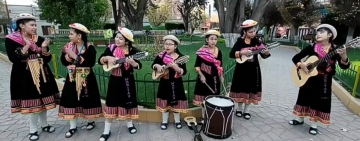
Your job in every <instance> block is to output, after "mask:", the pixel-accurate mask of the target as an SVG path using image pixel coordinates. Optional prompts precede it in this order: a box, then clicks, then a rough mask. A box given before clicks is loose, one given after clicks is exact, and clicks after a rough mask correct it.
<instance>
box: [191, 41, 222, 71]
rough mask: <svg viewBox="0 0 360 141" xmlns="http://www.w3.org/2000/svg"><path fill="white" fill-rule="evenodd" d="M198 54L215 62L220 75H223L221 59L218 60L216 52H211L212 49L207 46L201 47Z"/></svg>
mask: <svg viewBox="0 0 360 141" xmlns="http://www.w3.org/2000/svg"><path fill="white" fill-rule="evenodd" d="M196 54H197V55H198V56H199V57H200V58H202V59H204V60H206V61H208V62H211V63H214V65H215V66H216V68H217V70H218V74H219V75H222V74H223V71H224V69H223V68H222V67H221V62H220V61H219V60H216V58H215V56H214V54H212V53H211V51H210V50H209V49H208V48H207V47H204V46H203V47H201V48H200V49H199V50H198V51H197V52H196Z"/></svg>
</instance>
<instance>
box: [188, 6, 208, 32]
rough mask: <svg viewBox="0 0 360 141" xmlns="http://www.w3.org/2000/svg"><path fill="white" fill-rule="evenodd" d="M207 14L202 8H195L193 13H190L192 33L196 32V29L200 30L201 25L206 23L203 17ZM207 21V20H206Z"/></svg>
mask: <svg viewBox="0 0 360 141" xmlns="http://www.w3.org/2000/svg"><path fill="white" fill-rule="evenodd" d="M204 14H205V12H203V10H202V9H201V8H200V7H197V8H194V9H193V11H191V13H190V19H191V20H190V24H191V29H192V30H191V31H194V30H195V29H196V28H199V26H200V25H202V24H203V23H205V22H204V21H203V16H204ZM205 20H206V19H205Z"/></svg>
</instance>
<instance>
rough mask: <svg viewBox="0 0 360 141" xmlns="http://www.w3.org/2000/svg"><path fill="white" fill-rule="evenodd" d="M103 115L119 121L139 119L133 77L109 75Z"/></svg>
mask: <svg viewBox="0 0 360 141" xmlns="http://www.w3.org/2000/svg"><path fill="white" fill-rule="evenodd" d="M104 114H105V117H106V118H119V119H121V120H125V119H138V118H139V110H138V105H137V99H136V86H135V79H134V75H132V74H131V75H128V76H114V75H110V79H109V84H108V92H107V96H106V104H105V108H104Z"/></svg>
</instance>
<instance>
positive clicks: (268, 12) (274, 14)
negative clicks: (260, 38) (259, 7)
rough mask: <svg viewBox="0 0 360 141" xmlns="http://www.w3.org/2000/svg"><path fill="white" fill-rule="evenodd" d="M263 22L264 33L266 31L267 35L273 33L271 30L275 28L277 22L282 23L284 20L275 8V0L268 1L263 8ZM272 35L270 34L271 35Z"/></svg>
mask: <svg viewBox="0 0 360 141" xmlns="http://www.w3.org/2000/svg"><path fill="white" fill-rule="evenodd" d="M263 23H264V25H265V26H266V29H267V31H266V33H268V34H269V35H273V32H274V30H275V26H276V25H277V24H284V23H285V21H284V19H283V17H282V16H281V13H280V11H279V10H278V8H277V3H276V2H270V3H269V4H268V5H267V6H266V8H265V10H264V15H263ZM271 26H273V30H272V31H271V33H270V32H269V31H270V27H271ZM271 37H272V36H271Z"/></svg>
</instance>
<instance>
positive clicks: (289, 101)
mask: <svg viewBox="0 0 360 141" xmlns="http://www.w3.org/2000/svg"><path fill="white" fill-rule="evenodd" d="M295 53H296V52H295V51H294V50H293V49H288V48H279V49H277V50H273V51H272V57H270V58H269V59H267V60H263V59H261V60H260V62H261V65H262V75H263V93H264V94H263V95H264V97H263V101H262V102H261V103H260V105H258V106H255V107H253V108H252V109H251V112H252V116H253V117H252V118H251V119H250V120H244V119H242V118H236V117H235V118H234V130H233V135H232V137H230V138H228V139H225V140H226V141H227V140H228V141H263V140H264V141H309V140H310V141H312V140H313V141H323V140H324V141H355V140H360V118H359V117H358V116H356V115H354V114H352V113H351V112H349V111H348V110H347V109H346V108H345V107H344V106H343V105H342V104H341V103H340V101H339V100H338V99H337V98H336V97H335V96H333V102H332V114H331V116H332V119H331V122H332V124H331V125H330V126H321V127H319V131H320V132H321V134H319V135H317V136H312V135H310V134H308V129H309V125H308V123H309V122H308V121H306V123H307V124H304V125H302V126H296V127H294V126H290V125H289V124H288V123H287V121H288V120H291V119H293V115H292V107H293V105H294V103H295V101H296V97H297V91H298V89H297V88H296V87H295V86H294V85H292V82H291V78H290V68H291V66H292V63H291V57H292V56H293V55H294V54H295ZM225 56H226V55H225ZM0 66H1V68H0V74H1V75H0V141H22V140H25V141H27V140H28V137H27V134H28V131H29V127H28V117H27V116H26V115H21V114H10V97H9V75H10V70H11V66H10V65H9V64H7V63H5V62H4V61H2V60H0ZM48 117H49V118H48V121H49V124H51V125H54V126H55V127H56V131H55V132H54V133H51V134H49V133H41V135H40V140H41V141H85V140H86V141H97V140H98V138H99V136H100V135H101V134H102V132H103V127H104V119H100V120H98V121H97V125H96V127H95V129H94V130H92V131H86V130H81V129H80V130H79V132H77V134H75V135H74V136H73V137H72V138H70V139H65V138H64V134H65V132H67V131H68V129H69V124H68V122H66V121H64V120H61V119H59V118H58V117H57V110H51V111H49V112H48ZM78 122H79V127H80V125H81V124H85V123H83V121H80V120H79V121H78ZM136 126H137V128H138V133H137V134H135V135H130V134H129V133H128V131H127V128H126V124H125V123H124V122H116V123H114V124H113V126H112V129H111V130H112V133H113V135H112V136H111V138H110V139H109V141H191V140H192V133H191V132H190V131H189V130H188V129H187V127H185V128H183V129H180V130H176V129H175V128H174V127H173V126H171V125H170V126H169V128H168V130H166V131H163V130H160V128H159V125H158V124H156V123H143V122H138V123H137V125H136ZM343 129H345V130H343ZM39 131H40V129H39ZM203 138H204V140H206V141H213V140H214V139H209V138H207V137H206V136H204V135H203Z"/></svg>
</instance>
